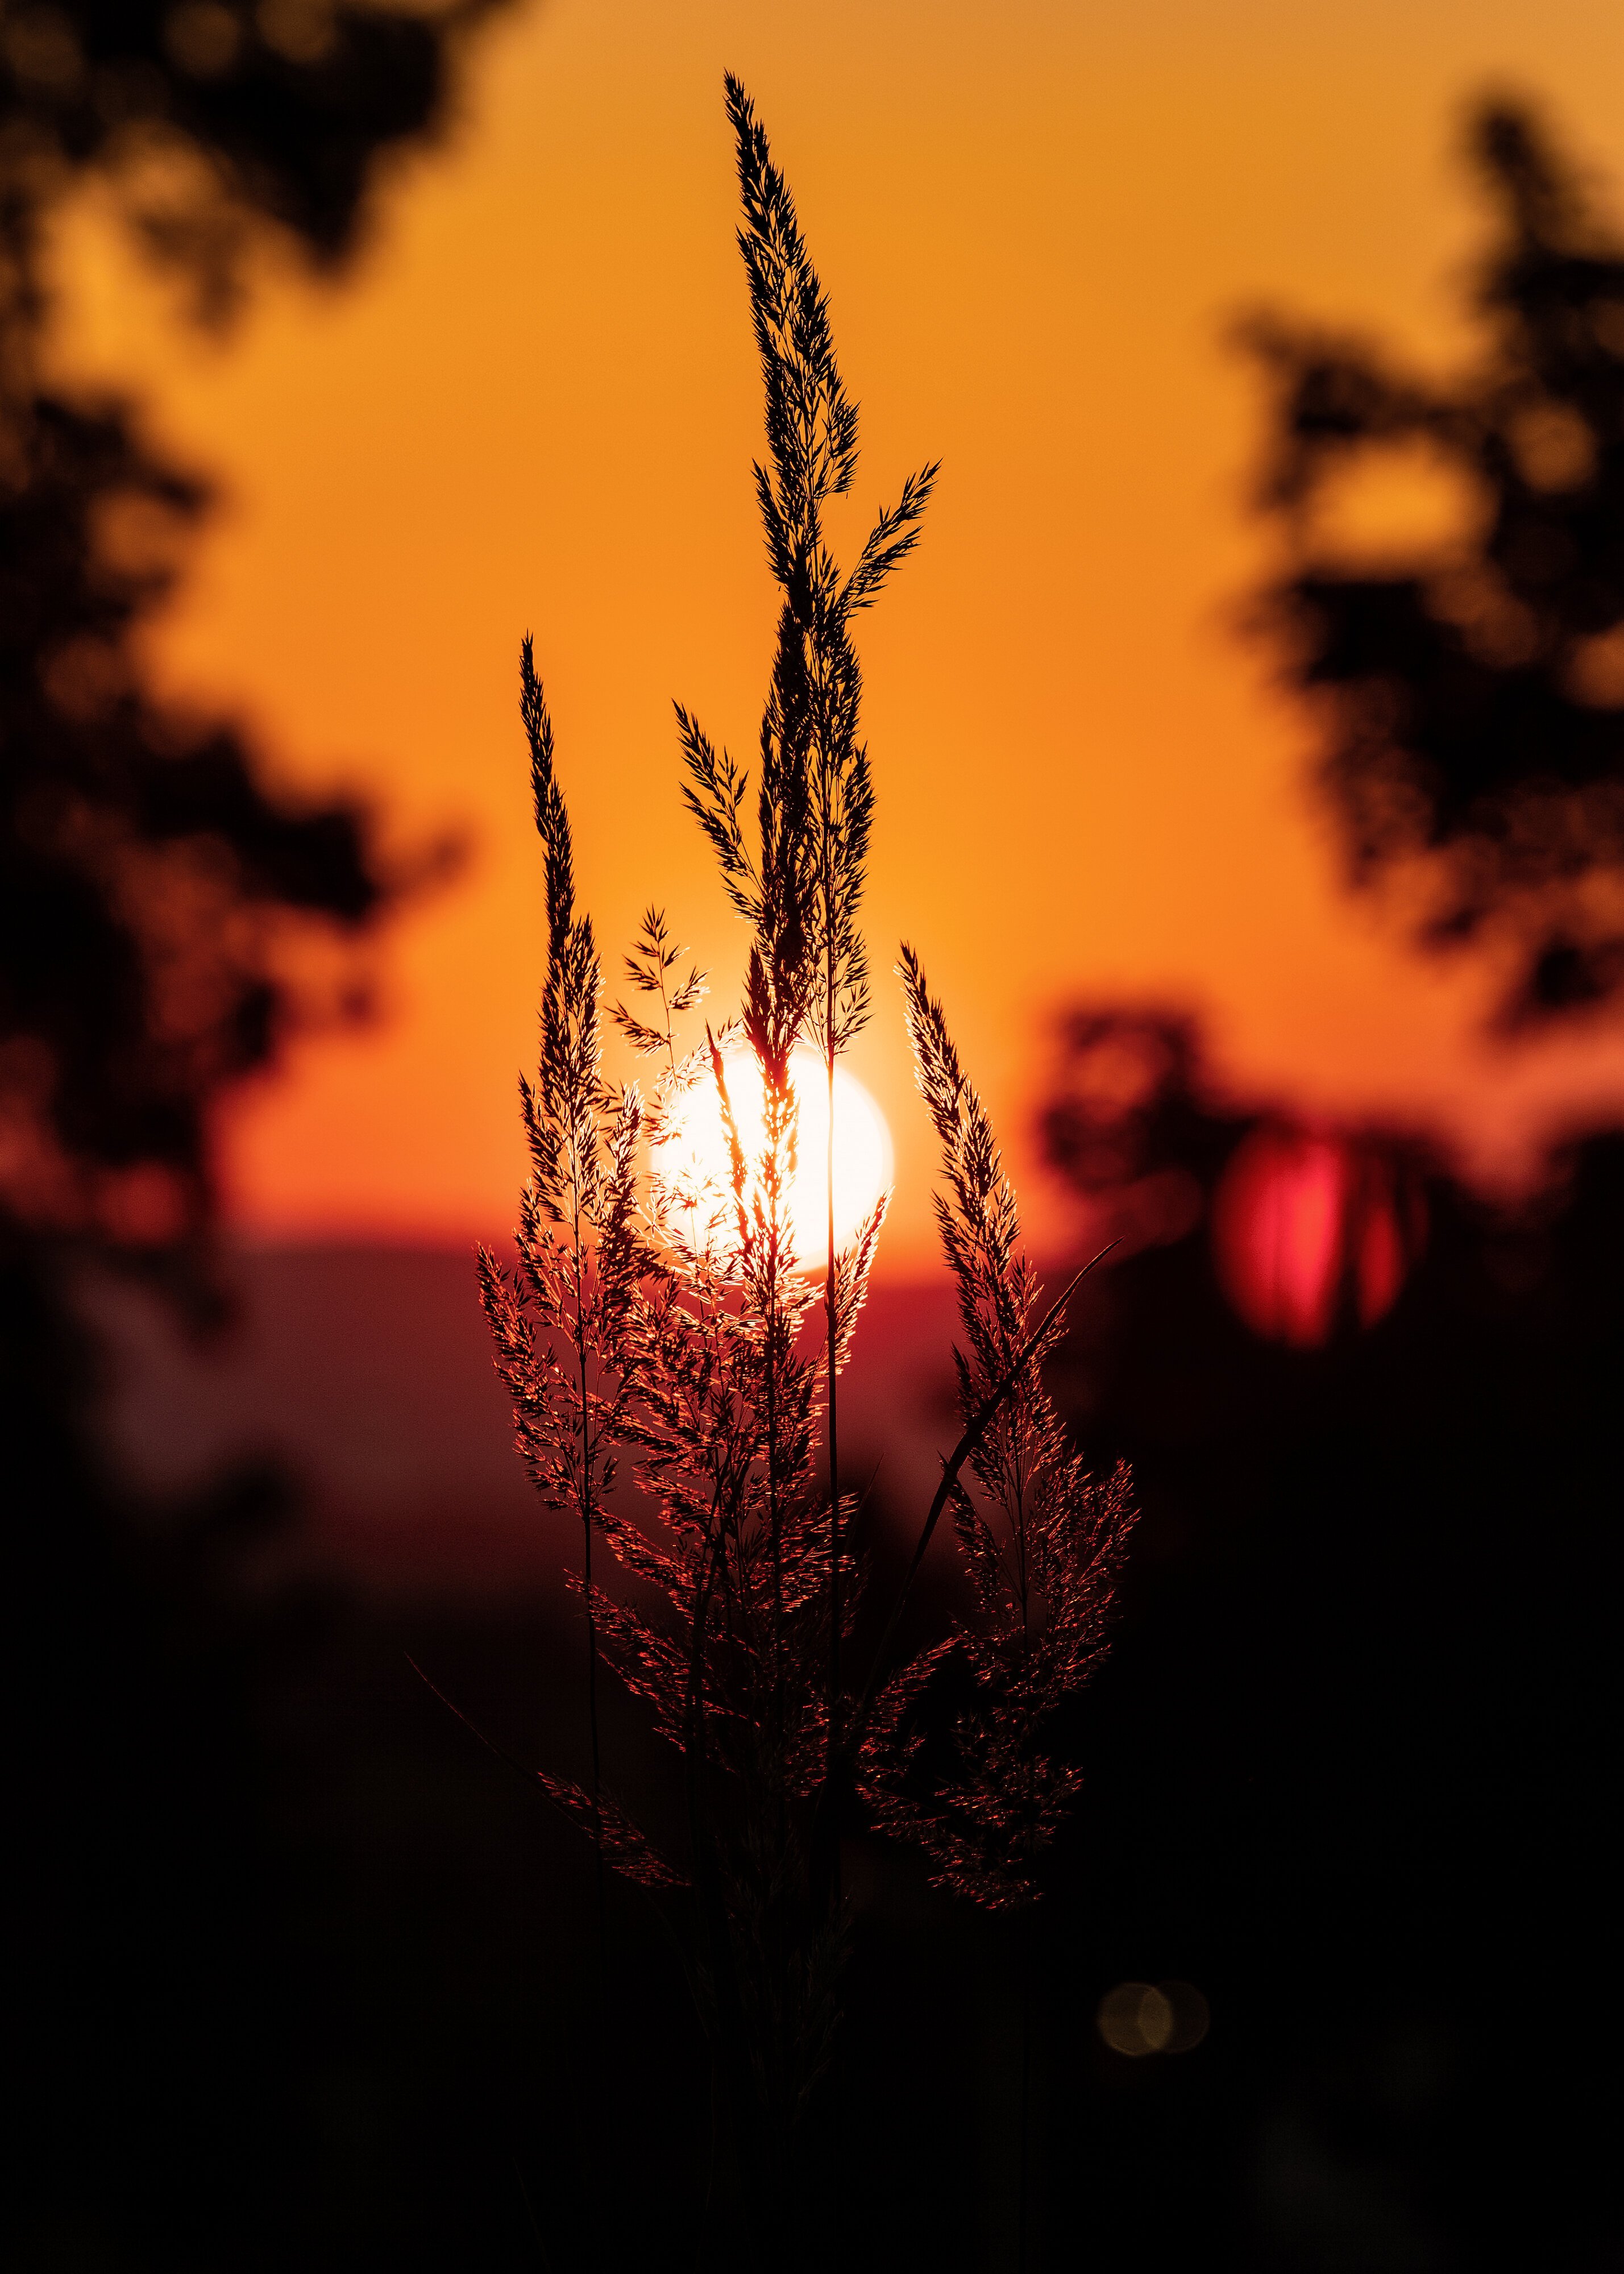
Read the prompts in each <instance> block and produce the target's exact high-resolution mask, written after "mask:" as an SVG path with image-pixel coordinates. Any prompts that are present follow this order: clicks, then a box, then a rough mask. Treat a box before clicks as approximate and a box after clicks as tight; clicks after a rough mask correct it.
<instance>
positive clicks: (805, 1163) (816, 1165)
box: [655, 1046, 891, 1271]
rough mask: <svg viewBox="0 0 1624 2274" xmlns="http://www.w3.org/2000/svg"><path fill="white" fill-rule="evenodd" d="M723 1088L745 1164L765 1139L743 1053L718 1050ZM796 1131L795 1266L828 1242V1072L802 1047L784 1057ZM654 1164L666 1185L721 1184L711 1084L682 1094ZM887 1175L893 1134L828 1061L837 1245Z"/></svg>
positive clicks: (721, 1134) (723, 1149)
mask: <svg viewBox="0 0 1624 2274" xmlns="http://www.w3.org/2000/svg"><path fill="white" fill-rule="evenodd" d="M725 1064H726V1072H727V1094H728V1098H729V1100H730V1102H731V1103H732V1106H733V1114H734V1117H735V1118H736V1120H737V1123H738V1128H739V1137H740V1141H741V1144H742V1146H743V1148H744V1152H745V1156H746V1158H747V1160H748V1161H749V1162H750V1163H751V1164H752V1166H753V1167H754V1165H755V1164H756V1163H758V1162H759V1160H760V1158H761V1154H762V1148H763V1142H764V1117H763V1082H762V1074H761V1068H760V1067H759V1066H758V1065H757V1064H756V1058H755V1057H754V1054H753V1053H752V1052H751V1051H749V1050H744V1049H734V1050H728V1051H727V1052H726V1058H725ZM790 1079H791V1081H793V1085H794V1090H795V1103H796V1105H797V1107H798V1109H799V1114H800V1128H799V1133H798V1144H797V1162H796V1170H795V1178H794V1185H793V1193H792V1208H793V1218H794V1227H795V1257H796V1261H798V1262H799V1263H800V1265H801V1269H803V1270H808V1271H809V1270H812V1269H815V1268H816V1266H818V1265H819V1264H821V1263H822V1262H823V1258H824V1254H825V1248H826V1243H827V1226H826V1223H825V1213H824V1211H825V1199H824V1181H823V1180H824V1161H825V1148H827V1145H828V1142H829V1094H828V1090H827V1088H826V1086H825V1085H826V1082H827V1079H828V1077H827V1076H826V1074H825V1073H824V1071H823V1060H822V1059H821V1058H819V1057H818V1055H817V1053H816V1051H815V1050H808V1049H807V1048H805V1047H804V1046H803V1047H802V1048H801V1049H800V1050H797V1051H796V1052H795V1054H794V1056H793V1058H792V1059H791V1061H790ZM655 1157H656V1165H657V1166H658V1171H659V1173H660V1175H661V1176H662V1177H663V1178H668V1179H669V1180H670V1181H671V1182H672V1183H673V1184H680V1183H683V1182H686V1181H688V1179H692V1180H693V1182H694V1183H695V1184H696V1185H698V1186H700V1187H701V1188H702V1189H703V1190H704V1191H707V1192H714V1193H715V1194H716V1195H717V1199H718V1202H720V1201H722V1200H723V1198H724V1196H725V1195H726V1192H727V1189H728V1146H727V1133H726V1129H725V1128H724V1127H723V1124H722V1108H721V1102H720V1100H719V1098H718V1096H717V1092H716V1085H715V1084H714V1082H712V1081H708V1080H705V1081H701V1082H700V1083H699V1084H698V1085H697V1086H696V1088H694V1089H693V1090H692V1091H691V1092H690V1093H689V1095H688V1098H687V1100H686V1101H685V1103H684V1104H683V1106H682V1108H681V1109H680V1112H679V1113H678V1115H677V1117H676V1118H675V1121H674V1123H673V1128H672V1131H671V1134H670V1135H669V1136H668V1137H667V1138H666V1139H665V1141H664V1142H663V1143H662V1144H661V1145H660V1146H659V1147H658V1148H657V1152H656V1156H655ZM890 1184H891V1132H890V1130H889V1129H888V1128H887V1127H886V1126H885V1118H884V1116H883V1114H882V1113H881V1111H880V1109H879V1107H878V1106H877V1105H876V1103H875V1102H874V1100H873V1098H872V1097H870V1096H869V1095H868V1091H867V1090H866V1089H865V1088H863V1086H862V1084H861V1082H860V1081H857V1079H856V1078H855V1076H854V1075H852V1074H849V1073H847V1072H846V1068H845V1067H844V1066H837V1067H836V1068H835V1241H836V1244H837V1246H845V1245H846V1242H847V1241H848V1240H849V1239H851V1238H852V1236H853V1233H854V1232H855V1231H856V1230H857V1227H858V1225H859V1224H861V1223H862V1221H863V1219H864V1217H865V1216H868V1214H869V1212H870V1211H871V1210H872V1209H873V1207H874V1204H875V1202H876V1201H877V1200H878V1199H879V1197H880V1195H881V1193H883V1192H885V1191H886V1190H887V1189H888V1187H889V1186H890Z"/></svg>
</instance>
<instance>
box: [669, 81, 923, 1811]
mask: <svg viewBox="0 0 1624 2274" xmlns="http://www.w3.org/2000/svg"><path fill="white" fill-rule="evenodd" d="M726 87H727V115H728V117H729V118H730V120H731V121H732V123H733V132H734V138H735V141H736V146H737V153H738V169H739V188H740V195H741V200H742V203H743V207H744V226H743V227H742V228H741V230H740V232H739V249H740V252H741V253H742V255H743V257H744V264H745V272H746V275H747V276H748V280H749V290H750V313H751V319H752V322H753V324H754V328H755V333H756V350H757V352H758V354H759V355H760V358H761V365H762V378H763V387H764V390H765V395H766V431H767V448H768V456H769V459H770V462H771V463H770V464H769V465H767V466H763V465H762V464H760V463H757V464H756V468H755V475H756V496H757V499H758V501H759V503H760V506H761V513H762V522H763V528H764V531H765V533H766V539H767V558H768V561H769V563H770V565H771V569H772V573H773V576H774V577H775V578H776V579H777V581H778V585H779V588H780V590H781V591H782V592H783V595H784V598H783V604H782V606H781V608H780V612H779V618H778V651H777V656H776V659H775V664H774V669H773V676H772V689H771V695H770V697H769V700H768V704H767V711H766V715H765V717H764V718H763V724H762V792H761V794H762V802H763V816H764V815H765V813H766V811H767V809H768V808H769V807H770V806H771V804H773V803H774V802H775V800H776V795H777V793H778V785H779V783H780V782H784V783H786V784H787V783H788V782H789V781H790V780H791V779H793V795H792V799H791V801H790V802H789V803H788V804H787V806H786V818H788V817H789V816H790V815H792V814H793V821H792V822H791V826H792V827H793V828H794V829H795V832H796V835H797V837H798V839H799V840H800V842H799V843H798V844H797V847H796V852H797V855H799V859H798V862H797V867H798V881H799V883H800V885H801V908H800V920H801V922H802V923H803V924H805V925H807V926H808V928H809V930H810V935H811V937H810V940H809V943H808V945H809V951H810V960H811V964H812V971H811V974H810V981H811V984H810V989H809V994H808V1006H807V1013H806V1016H805V1020H804V1024H805V1027H806V1030H807V1033H808V1039H810V1040H811V1041H812V1042H813V1043H815V1044H816V1048H817V1049H818V1050H819V1052H820V1054H821V1055H822V1057H823V1064H824V1076H825V1081H826V1084H827V1092H828V1103H829V1112H828V1139H827V1147H828V1150H827V1156H826V1159H825V1162H824V1184H825V1219H826V1227H827V1232H828V1239H827V1252H826V1258H825V1270H824V1343H825V1349H826V1352H827V1361H826V1383H825V1393H824V1394H825V1400H826V1431H825V1434H826V1437H827V1448H828V1475H829V1498H828V1506H829V1517H828V1521H829V1534H830V1540H829V1555H830V1569H831V1588H832V1590H833V1600H832V1604H831V1615H830V1620H829V1650H830V1659H829V1677H828V1699H827V1712H828V1729H829V1748H830V1761H831V1766H832V1764H833V1761H834V1758H835V1752H836V1748H837V1746H838V1731H839V1702H840V1638H841V1632H842V1629H843V1626H844V1624H845V1621H844V1618H843V1616H842V1613H841V1608H840V1589H841V1568H842V1567H841V1529H842V1502H841V1496H840V1483H839V1433H838V1375H839V1367H840V1361H841V1356H842V1352H843V1350H844V1348H845V1344H846V1336H845V1335H843V1333H842V1330H841V1326H840V1314H841V1305H842V1299H843V1298H842V1294H841V1288H842V1284H843V1282H845V1281H850V1280H851V1278H852V1275H853V1273H854V1272H856V1271H858V1270H860V1269H861V1270H862V1271H864V1272H865V1273H866V1265H865V1264H861V1263H860V1262H859V1261H858V1260H857V1259H856V1257H853V1259H852V1260H851V1261H846V1262H843V1261H842V1259H841V1258H839V1257H838V1255H837V1254H836V1252H835V1214H834V1173H835V1171H834V1146H835V1114H834V1099H835V1061H836V1059H837V1058H838V1057H839V1056H840V1054H841V1053H842V1052H843V1051H844V1050H846V1049H847V1048H848V1047H849V1045H850V1043H852V1041H853V1038H854V1037H855V1036H856V1035H858V1034H859V1033H860V1032H861V1029H862V1028H863V1027H864V1026H865V1025H866V1024H867V1022H868V1009H869V998H868V956H867V953H866V951H865V949H864V945H863V939H862V934H861V930H860V929H859V926H858V909H859V906H860V904H861V898H862V888H863V877H864V870H865V866H866V863H867V860H868V837H869V830H870V825H871V823H872V818H873V813H874V787H873V782H872V779H871V777H870V774H869V770H868V750H867V749H866V747H865V746H864V745H863V744H862V743H861V742H860V741H859V740H858V719H859V711H860V706H861V696H862V673H861V666H859V663H858V659H857V651H856V649H855V647H854V646H853V642H852V636H851V629H850V620H851V618H852V616H853V615H854V614H856V613H857V611H858V610H860V609H861V608H866V607H868V606H871V605H872V603H873V602H874V601H875V600H876V599H877V598H878V596H879V593H880V591H881V590H882V588H883V585H884V584H885V581H886V579H887V578H888V577H889V576H890V575H891V571H892V570H893V569H896V568H897V567H898V566H899V564H900V563H901V562H902V561H905V560H906V558H907V556H908V554H909V553H911V552H912V551H913V549H914V546H915V544H916V543H917V542H918V538H919V531H920V523H921V518H922V516H923V514H924V510H925V508H926V506H927V505H928V504H929V499H930V493H931V491H932V488H933V487H934V486H935V482H936V473H937V471H938V467H937V465H936V463H931V464H929V465H927V466H925V467H923V468H921V471H919V472H917V473H914V474H911V475H910V476H909V477H908V478H907V480H906V482H905V483H904V485H903V488H902V493H901V496H900V498H899V499H898V502H897V504H896V505H895V506H893V507H888V508H882V510H881V513H880V516H879V519H878V521H877V522H876V525H875V527H874V530H873V531H872V532H871V534H870V535H869V537H868V541H867V543H866V544H865V545H864V546H863V548H862V551H861V554H860V555H859V557H858V561H857V565H856V567H855V568H854V569H853V571H852V574H851V575H850V576H849V577H845V578H843V577H842V576H841V574H840V571H839V568H838V563H837V562H836V561H835V559H834V556H833V554H832V553H831V551H830V549H829V547H828V546H827V544H826V543H825V541H824V538H823V505H824V502H825V501H826V500H828V499H829V498H831V497H839V496H843V495H844V494H845V493H846V492H847V491H848V490H849V489H850V487H851V486H852V480H853V476H854V474H855V472H856V468H857V406H856V404H855V403H853V401H852V399H851V397H850V396H849V395H847V393H846V388H845V385H844V383H843V381H842V380H841V378H840V373H839V368H838V365H837V363H836V360H835V351H834V342H833V338H832V336H831V331H830V324H829V305H828V300H827V298H826V297H825V295H824V292H823V286H822V285H821V283H820V282H819V281H818V276H817V272H816V269H815V268H814V267H813V265H812V260H811V257H810V255H809V254H808V251H807V247H806V241H805V239H804V238H803V237H802V235H801V225H800V222H799V220H798V218H797V216H796V213H795V206H794V200H793V198H792V196H791V195H790V192H789V187H788V184H786V181H785V179H784V177H783V175H782V174H781V173H780V172H779V171H778V168H777V167H776V166H775V165H774V164H773V162H772V154H771V150H770V148H769V147H768V142H767V137H766V133H765V131H764V130H763V127H762V125H761V124H760V121H759V120H758V119H757V118H756V113H755V110H754V109H753V107H752V105H751V102H750V99H749V97H748V94H746V93H745V91H744V88H743V87H741V84H740V82H739V81H738V80H737V79H733V78H732V77H731V76H730V77H729V79H728V80H727V82H726ZM684 723H685V725H686V724H687V722H686V720H685V722H684ZM695 777H696V780H695V787H697V788H698V789H699V791H700V796H699V797H698V798H695V799H693V800H692V801H691V802H693V803H694V804H695V810H697V811H699V812H700V816H701V819H702V822H703V824H704V825H705V827H706V829H707V832H708V833H709V834H710V835H711V840H712V842H713V843H718V850H719V849H721V847H720V842H719V839H720V835H721V829H720V826H719V825H721V823H722V813H721V811H720V810H719V809H718V803H717V802H716V798H715V793H714V791H712V789H711V780H712V777H711V775H710V773H709V772H707V770H706V769H705V767H704V765H703V761H702V762H701V764H700V765H699V766H697V767H696V768H695ZM718 787H720V785H718ZM723 794H724V795H726V791H724V793H723ZM707 795H709V798H710V802H709V805H708V807H707V803H706V799H707ZM802 832H804V835H803V834H802ZM776 841H777V840H776V838H775V839H774V840H771V842H773V843H774V845H775V847H776ZM769 843H770V839H769V832H768V831H767V828H766V827H765V825H763V876H764V875H765V870H766V860H767V855H768V848H769ZM730 856H731V847H730ZM724 865H725V868H728V867H729V859H728V858H725V863H724ZM763 897H764V896H763ZM763 1064H765V1061H763ZM878 1229H879V1226H878V1223H877V1220H876V1223H875V1224H874V1225H873V1226H872V1228H871V1229H868V1228H866V1229H865V1231H864V1233H863V1234H862V1235H861V1236H860V1239H859V1242H858V1247H859V1250H861V1249H863V1248H864V1247H865V1246H866V1247H867V1249H868V1251H869V1252H870V1253H871V1250H872V1244H873V1240H874V1239H875V1238H876V1237H877V1233H878Z"/></svg>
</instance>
